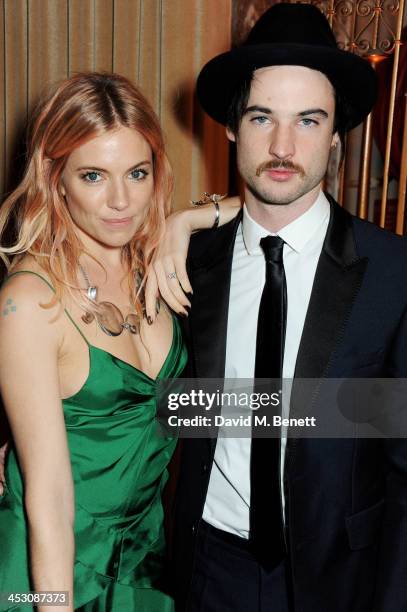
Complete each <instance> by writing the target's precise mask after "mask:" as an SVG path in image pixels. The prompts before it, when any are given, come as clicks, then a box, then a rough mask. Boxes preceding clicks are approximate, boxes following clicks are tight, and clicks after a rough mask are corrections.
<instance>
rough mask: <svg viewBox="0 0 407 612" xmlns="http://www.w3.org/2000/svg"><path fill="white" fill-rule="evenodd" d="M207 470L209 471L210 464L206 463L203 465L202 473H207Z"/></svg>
mask: <svg viewBox="0 0 407 612" xmlns="http://www.w3.org/2000/svg"><path fill="white" fill-rule="evenodd" d="M207 471H208V464H207V463H204V464H203V466H202V473H203V474H206V472H207Z"/></svg>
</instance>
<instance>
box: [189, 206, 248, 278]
mask: <svg viewBox="0 0 407 612" xmlns="http://www.w3.org/2000/svg"><path fill="white" fill-rule="evenodd" d="M240 222H241V213H239V214H238V215H237V217H235V219H232V221H229V223H226V224H225V225H222V226H221V227H219V228H217V229H216V230H213V229H207V230H201V231H199V232H196V233H195V234H193V235H192V236H191V241H190V245H189V251H188V264H189V265H190V266H193V267H200V266H201V265H204V266H206V265H210V263H211V262H215V261H217V260H218V259H219V258H221V257H227V256H228V254H229V253H231V251H232V249H233V245H234V242H235V238H236V233H237V230H238V228H239V225H240Z"/></svg>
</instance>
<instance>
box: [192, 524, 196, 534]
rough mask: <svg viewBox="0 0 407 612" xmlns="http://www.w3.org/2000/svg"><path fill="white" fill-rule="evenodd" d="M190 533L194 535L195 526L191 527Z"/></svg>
mask: <svg viewBox="0 0 407 612" xmlns="http://www.w3.org/2000/svg"><path fill="white" fill-rule="evenodd" d="M191 531H192V533H195V531H196V527H195V525H192V527H191Z"/></svg>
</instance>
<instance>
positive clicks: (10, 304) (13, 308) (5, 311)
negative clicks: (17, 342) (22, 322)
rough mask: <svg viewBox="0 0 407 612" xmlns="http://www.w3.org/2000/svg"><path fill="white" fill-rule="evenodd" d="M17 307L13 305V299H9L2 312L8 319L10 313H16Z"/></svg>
mask: <svg viewBox="0 0 407 612" xmlns="http://www.w3.org/2000/svg"><path fill="white" fill-rule="evenodd" d="M16 310H17V306H16V305H15V304H14V303H13V300H12V299H11V298H7V300H6V304H5V306H4V308H3V310H2V314H3V316H4V317H6V316H7V315H8V314H9V313H10V312H16Z"/></svg>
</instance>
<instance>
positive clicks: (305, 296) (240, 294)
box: [203, 191, 330, 538]
mask: <svg viewBox="0 0 407 612" xmlns="http://www.w3.org/2000/svg"><path fill="white" fill-rule="evenodd" d="M329 212H330V207H329V202H328V200H327V199H326V197H325V195H324V194H323V192H322V191H321V192H320V194H319V195H318V198H317V199H316V201H315V203H314V204H313V205H312V207H311V208H310V209H309V210H307V212H305V213H304V214H303V215H302V216H301V217H299V218H298V219H295V221H293V222H292V223H290V224H289V225H286V226H285V227H284V228H283V229H281V230H280V231H279V232H278V235H279V236H280V237H281V238H282V239H283V240H284V242H285V244H284V250H283V261H284V270H285V276H286V283H287V328H286V338H285V348H284V363H283V378H285V379H290V378H293V376H294V370H295V364H296V361H297V353H298V348H299V345H300V340H301V335H302V331H303V327H304V321H305V315H306V312H307V309H308V303H309V299H310V296H311V290H312V285H313V282H314V276H315V271H316V267H317V264H318V259H319V256H320V254H321V250H322V245H323V242H324V239H325V235H326V230H327V227H328V222H329ZM269 234H270V232H268V231H267V230H266V229H265V228H264V227H262V226H261V225H259V224H258V223H256V221H254V220H253V219H252V218H251V217H250V215H249V213H248V211H247V208H246V206H244V208H243V220H242V224H241V225H240V227H239V230H238V232H237V236H236V242H235V246H234V251H233V263H232V278H231V287H230V297H229V314H228V326H227V340H226V365H225V378H226V379H235V380H236V379H253V377H254V367H255V357H256V336H257V318H258V313H259V305H260V299H261V295H262V292H263V287H264V281H265V269H266V268H265V266H266V264H265V258H264V253H263V251H262V249H261V247H260V239H261V238H263V237H264V236H267V235H269ZM285 400H286V398H285ZM226 435H227V434H226ZM285 447H286V437H285V436H284V432H283V437H282V441H281V475H282V473H283V465H284V456H285ZM250 448H251V439H250V437H242V438H231V437H218V440H217V444H216V450H215V457H214V463H213V467H212V471H211V476H210V481H209V488H208V493H207V497H206V502H205V507H204V512H203V519H204V520H205V521H206V522H208V523H210V524H211V525H213V526H214V527H217V528H218V529H223V530H224V531H228V532H230V533H234V534H236V535H238V536H241V537H243V538H248V536H249V508H250ZM282 490H283V489H282ZM283 504H284V499H283Z"/></svg>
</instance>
